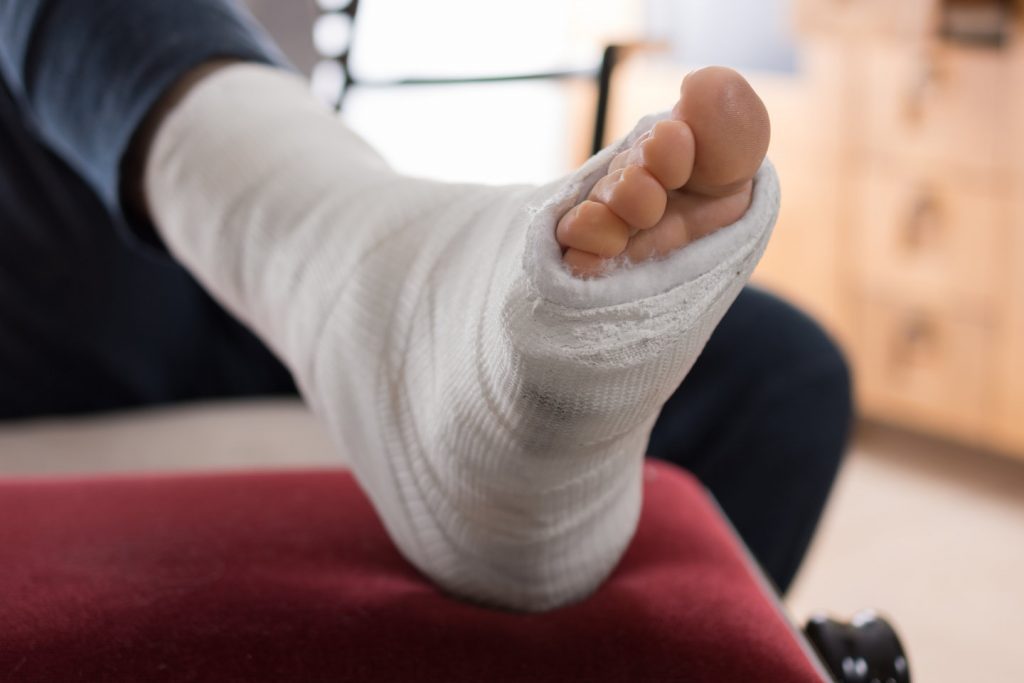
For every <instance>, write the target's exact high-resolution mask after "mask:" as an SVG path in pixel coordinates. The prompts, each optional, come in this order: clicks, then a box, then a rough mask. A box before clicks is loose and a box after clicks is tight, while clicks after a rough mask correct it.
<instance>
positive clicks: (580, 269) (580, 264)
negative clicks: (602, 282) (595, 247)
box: [562, 249, 611, 279]
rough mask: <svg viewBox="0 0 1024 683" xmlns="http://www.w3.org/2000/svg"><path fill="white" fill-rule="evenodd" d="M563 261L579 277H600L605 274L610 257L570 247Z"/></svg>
mask: <svg viewBox="0 0 1024 683" xmlns="http://www.w3.org/2000/svg"><path fill="white" fill-rule="evenodd" d="M562 261H563V262H564V263H565V265H566V266H568V267H569V271H570V272H571V273H572V274H573V275H575V276H576V277H578V278H583V279H589V278H595V277H600V276H602V275H604V274H605V271H606V270H607V269H608V264H609V263H611V262H610V261H609V260H608V259H605V258H601V257H600V256H597V255H596V254H591V253H589V252H586V251H580V250H579V249H568V250H566V252H565V254H564V255H563V256H562Z"/></svg>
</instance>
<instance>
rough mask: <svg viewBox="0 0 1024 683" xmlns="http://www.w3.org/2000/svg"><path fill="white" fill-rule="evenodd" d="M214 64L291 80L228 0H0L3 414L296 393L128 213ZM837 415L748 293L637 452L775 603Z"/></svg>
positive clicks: (842, 417) (838, 386)
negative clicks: (695, 481)
mask: <svg viewBox="0 0 1024 683" xmlns="http://www.w3.org/2000/svg"><path fill="white" fill-rule="evenodd" d="M222 57H232V58H237V59H241V60H248V61H254V62H261V63H265V64H270V65H276V66H279V67H281V68H290V67H289V66H288V64H287V63H286V61H285V60H284V58H283V57H282V56H281V54H280V52H279V51H278V49H277V48H276V47H275V46H274V44H273V43H272V41H271V40H270V39H269V38H268V37H267V36H266V34H265V33H264V32H263V30H262V29H261V28H260V27H259V26H258V25H257V24H256V23H255V22H254V20H253V19H252V18H251V17H250V16H249V15H248V14H247V13H246V12H245V11H244V10H243V9H241V8H240V7H239V6H238V5H237V4H236V3H234V2H232V1H231V0H174V1H173V2H169V1H167V0H89V2H83V1H82V0H0V75H2V79H0V419H20V418H28V417H34V416H40V415H54V414H72V413H84V412H95V411H104V410H112V409H121V408H126V407H132V406H143V405H153V404H161V403H170V402H176V401H187V400H195V399H202V398H211V397H232V396H252V395H274V394H277V395H280V394H294V393H295V391H296V390H295V386H294V384H293V382H292V379H291V377H290V376H289V374H288V372H287V370H286V369H285V368H284V366H283V365H282V364H281V363H280V362H279V361H278V360H277V359H276V358H275V357H274V356H273V355H272V354H271V353H270V352H269V351H268V350H267V349H266V348H265V347H264V346H263V344H262V343H261V342H260V341H259V340H258V339H256V337H254V336H253V335H252V334H251V333H250V332H249V331H248V330H247V329H245V328H244V327H243V326H242V325H241V324H240V323H238V322H237V321H236V320H235V319H233V318H232V317H231V316H230V315H229V314H227V313H226V312H225V311H224V310H223V309H222V308H221V307H220V306H219V305H218V304H217V303H216V302H215V301H213V300H212V299H211V298H210V297H209V296H208V295H207V294H206V293H205V292H204V291H203V289H202V288H201V287H200V286H199V285H198V284H197V283H196V281H195V280H194V279H193V278H192V277H191V276H190V275H189V274H188V273H187V272H186V271H185V270H184V268H182V267H181V266H180V265H179V264H177V263H176V262H175V261H174V260H173V259H172V258H171V257H170V256H169V255H168V254H167V253H166V252H165V251H164V250H163V248H162V246H161V245H160V242H159V238H158V237H157V236H156V233H155V232H154V231H153V229H152V226H151V225H149V224H148V223H147V221H146V219H145V217H141V216H136V215H132V213H131V212H130V211H129V210H128V209H127V208H126V206H125V204H124V202H123V201H122V196H123V191H124V188H125V185H126V180H129V181H130V179H126V178H125V177H124V173H125V164H124V160H125V155H126V152H127V150H128V148H129V146H130V144H131V141H132V138H133V136H134V135H135V133H136V131H137V130H138V128H139V125H140V123H141V122H142V120H143V119H144V118H145V115H146V114H147V112H148V111H149V110H150V108H151V107H152V106H153V104H154V103H155V102H156V101H157V100H158V99H159V97H160V96H161V95H162V94H163V93H164V92H166V90H167V89H168V87H169V86H170V85H171V84H172V83H174V82H175V81H176V80H177V79H178V78H180V77H181V76H182V75H183V74H184V73H185V72H187V71H188V70H190V69H191V68H192V67H194V66H196V65H198V64H200V63H202V62H205V61H208V60H210V59H214V58H222ZM850 412H851V406H850V381H849V375H848V371H847V367H846V363H845V361H844V360H843V357H842V355H841V354H840V352H839V351H838V349H837V348H836V346H835V345H834V344H833V343H832V342H831V341H830V340H829V338H828V337H827V336H826V335H825V334H824V333H823V332H822V331H821V329H820V328H819V327H818V326H817V325H816V324H815V323H814V322H813V321H811V320H810V319H809V318H808V317H806V316H805V315H803V314H802V313H800V312H799V311H797V310H796V309H794V308H793V307H791V306H789V305H788V304H786V303H784V302H782V301H780V300H779V299H777V298H775V297H773V296H771V295H769V294H766V293H764V292H760V291H757V290H755V289H752V288H747V289H745V290H744V291H743V293H742V294H740V296H739V298H738V299H737V300H736V302H735V304H734V305H733V306H732V308H731V309H730V310H729V312H728V313H727V314H726V316H725V318H724V320H723V321H722V323H721V325H720V326H719V327H718V329H717V330H716V332H715V333H714V335H713V336H712V337H711V340H710V342H709V343H708V345H707V347H706V349H705V350H704V352H703V354H702V355H701V357H700V359H699V360H698V361H697V364H696V365H695V367H694V368H693V370H692V372H691V373H690V375H689V376H688V377H687V379H686V381H685V382H684V383H683V385H682V386H680V387H679V389H678V390H677V391H676V393H675V394H674V395H673V396H672V398H671V399H670V400H669V401H668V403H667V404H666V405H665V407H664V409H663V411H662V413H661V415H660V417H659V419H658V421H657V424H656V425H655V427H654V430H653V434H652V436H651V441H650V446H649V453H650V455H651V456H653V457H657V458H662V459H665V460H669V461H671V462H674V463H676V464H678V465H680V466H682V467H685V468H687V469H689V470H690V471H692V472H693V473H695V474H696V475H697V476H698V477H699V478H700V479H701V480H702V481H703V482H704V483H705V485H706V486H707V487H708V488H709V489H710V491H711V492H712V493H713V494H714V495H715V496H716V498H717V499H718V501H719V503H720V505H721V506H722V508H723V510H724V511H725V513H726V514H727V515H728V517H729V518H730V520H731V521H732V523H733V524H734V526H735V527H736V528H737V530H738V531H739V533H740V535H741V536H742V537H743V539H744V540H745V541H746V543H747V545H748V546H749V547H750V549H751V551H752V552H753V554H754V556H755V557H756V558H757V559H758V560H759V561H760V562H761V564H762V565H763V567H764V568H765V570H766V572H767V574H768V575H769V577H770V578H771V579H772V580H773V581H774V582H775V583H776V585H777V586H778V587H779V589H780V590H782V591H785V589H786V588H787V587H788V586H789V584H790V582H791V581H792V579H793V577H794V575H795V573H796V571H797V568H798V567H799V564H800V561H801V558H802V557H803V555H804V553H805V551H806V549H807V546H808V543H809V542H810V539H811V536H812V534H813V531H814V528H815V526H816V524H817V521H818V518H819V516H820V514H821V511H822V508H823V507H824V504H825V501H826V498H827V496H828V493H829V490H830V488H831V486H832V482H833V479H834V477H835V474H836V471H837V468H838V466H839V463H840V460H841V457H842V453H843V450H844V447H845V443H846V438H847V433H848V429H849V423H850Z"/></svg>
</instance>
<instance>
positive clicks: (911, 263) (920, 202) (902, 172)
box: [850, 164, 1012, 316]
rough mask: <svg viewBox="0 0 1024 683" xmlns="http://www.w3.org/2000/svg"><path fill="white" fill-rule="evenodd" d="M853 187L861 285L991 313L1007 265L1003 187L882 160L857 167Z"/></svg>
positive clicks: (1008, 208)
mask: <svg viewBox="0 0 1024 683" xmlns="http://www.w3.org/2000/svg"><path fill="white" fill-rule="evenodd" d="M856 186H857V198H858V200H857V203H856V204H855V207H854V211H855V214H856V217H855V219H854V224H853V227H854V230H853V233H852V235H851V238H850V240H851V244H852V245H854V259H853V271H854V273H855V274H856V277H857V280H858V282H857V285H858V287H859V289H861V290H864V291H896V292H911V293H913V294H914V295H916V296H918V297H923V298H925V299H930V300H933V301H935V303H936V304H937V305H941V306H945V307H947V308H950V309H953V310H962V311H965V312H968V313H970V314H972V315H974V314H978V313H982V314H985V315H988V316H992V315H994V312H995V308H996V306H997V302H998V299H999V285H1000V283H1001V282H1004V281H1005V276H1006V273H1005V272H1003V271H1004V270H1006V269H1007V266H1008V264H1007V263H1004V261H1005V256H1006V244H1005V242H1006V238H1007V232H1008V224H1009V221H1010V213H1011V208H1012V205H1011V202H1010V201H1009V199H1008V198H1007V196H1006V194H1005V193H999V192H998V191H996V190H995V189H993V188H992V187H991V186H989V185H986V184H984V183H979V182H976V181H975V182H971V181H969V180H967V179H966V178H957V177H956V176H951V175H949V174H947V173H943V172H942V171H941V170H937V169H935V168H917V169H914V168H909V167H907V168H897V167H895V166H888V167H887V166H883V165H880V164H868V165H865V166H864V167H862V168H861V169H860V171H859V173H858V177H857V180H856Z"/></svg>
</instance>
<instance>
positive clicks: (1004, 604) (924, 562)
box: [0, 401, 1024, 683]
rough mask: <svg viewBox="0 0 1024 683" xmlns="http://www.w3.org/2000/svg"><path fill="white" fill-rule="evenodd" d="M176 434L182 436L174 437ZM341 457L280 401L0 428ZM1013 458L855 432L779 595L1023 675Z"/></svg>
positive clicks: (124, 453)
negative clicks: (793, 573)
mask: <svg viewBox="0 0 1024 683" xmlns="http://www.w3.org/2000/svg"><path fill="white" fill-rule="evenodd" d="M183 444H185V445H186V447H183ZM325 464H327V465H333V466H338V465H343V462H342V461H341V460H340V459H339V458H338V457H337V456H336V455H335V454H334V453H333V450H332V448H331V447H330V444H329V443H328V441H327V439H326V436H325V435H324V433H323V431H322V430H321V428H320V427H319V425H318V424H317V423H316V422H315V421H314V420H313V418H312V417H311V416H310V415H309V414H308V412H307V411H306V410H305V409H304V408H303V407H302V406H301V405H300V404H298V403H296V402H289V401H256V402H248V403H232V404H217V405H201V406H191V407H185V408H174V409H170V410H155V411H146V412H142V413H131V414H124V415H115V416H106V417H103V418H101V419H95V418H94V419H89V420H59V421H48V420H47V421H38V422H28V423H22V424H15V425H5V426H0V474H5V475H17V474H38V473H46V474H62V473H79V472H102V471H111V470H115V471H120V470H134V471H139V470H145V471H158V470H166V469H182V468H185V469H207V470H217V469H230V468H236V467H240V466H259V467H291V466H296V465H325ZM1022 568H1024V461H1021V462H1015V461H1010V460H1008V459H1005V458H998V457H995V456H990V455H986V454H981V453H974V452H970V451H968V450H965V449H962V448H959V447H955V446H950V445H948V444H943V443H937V442H931V441H928V440H924V439H922V438H920V437H916V436H912V435H908V434H904V433H900V432H895V431H892V430H888V429H884V428H880V427H875V426H869V427H862V428H861V429H860V430H858V434H857V437H856V440H855V444H854V447H853V449H852V451H851V453H850V456H849V458H848V460H847V463H846V466H845V468H844V470H843V472H842V474H841V476H840V480H839V482H838V484H837V488H836V491H835V495H834V496H833V498H832V501H831V503H830V505H829V508H828V510H827V512H826V516H825V519H824V520H823V522H822V526H821V529H820V533H819V535H818V537H817V540H816V542H815V544H814V546H813V547H812V549H811V553H810V556H809V557H808V559H807V562H806V563H805V565H804V567H803V569H802V571H801V574H800V577H799V578H798V580H797V583H796V585H795V586H794V589H793V591H792V592H791V594H790V595H789V596H788V599H787V601H786V602H787V604H788V606H789V608H790V612H791V613H792V615H793V616H794V618H795V619H796V620H797V621H798V623H803V622H804V621H805V620H806V618H807V617H808V616H809V615H810V614H812V613H814V612H816V611H819V610H824V611H826V612H828V613H831V614H833V615H835V616H838V617H841V618H849V617H850V616H852V614H853V613H854V612H856V611H857V610H859V609H861V608H865V607H873V608H877V609H878V610H879V611H880V612H882V613H883V614H885V615H887V616H889V617H890V618H891V620H892V621H893V623H894V624H895V625H896V626H897V629H898V631H899V633H900V635H901V637H902V639H903V641H904V646H905V647H906V649H907V651H908V653H909V656H910V663H911V670H912V673H913V675H914V680H916V681H924V682H926V683H954V682H955V683H963V681H985V682H986V683H1012V682H1014V681H1020V680H1024V674H1022V673H1021V670H1022V665H1021V663H1020V661H1021V660H1020V657H1019V655H1018V654H1017V652H1018V651H1019V643H1020V641H1021V639H1022V638H1024V574H1022V573H1021V569H1022Z"/></svg>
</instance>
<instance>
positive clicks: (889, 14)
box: [610, 0, 1024, 458]
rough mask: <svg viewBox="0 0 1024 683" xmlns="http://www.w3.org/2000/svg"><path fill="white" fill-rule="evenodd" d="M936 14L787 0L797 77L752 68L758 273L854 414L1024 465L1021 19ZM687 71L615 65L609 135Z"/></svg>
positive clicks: (652, 61) (939, 10) (874, 2)
mask: <svg viewBox="0 0 1024 683" xmlns="http://www.w3.org/2000/svg"><path fill="white" fill-rule="evenodd" d="M946 1H947V2H951V1H952V0H946ZM971 1H972V3H973V5H975V6H981V5H984V4H985V3H986V0H971ZM1021 14H1024V12H1020V11H1019V10H1018V11H1017V15H1018V16H1019V15H1021ZM943 16H944V15H943V7H942V2H941V0H899V2H890V1H889V0H795V1H794V3H793V17H792V18H793V26H794V30H795V38H796V42H797V44H798V47H799V68H798V71H797V73H796V74H768V73H759V72H756V71H750V72H747V73H746V75H747V76H748V78H750V80H751V82H752V83H753V84H754V86H755V88H756V89H757V90H758V92H759V93H760V94H761V96H762V98H763V99H764V100H765V103H766V105H767V106H768V110H769V112H770V113H771V116H772V145H771V148H770V150H769V155H770V156H771V158H772V159H773V161H774V163H775V165H776V167H777V168H778V171H779V175H780V178H781V180H782V210H781V215H780V219H779V223H778V226H777V227H776V231H775V235H774V236H773V238H772V242H771V244H770V245H769V247H768V251H767V253H766V254H765V257H764V259H763V261H762V263H761V265H760V267H759V268H758V271H757V272H756V273H755V276H754V278H755V282H757V283H759V284H761V285H763V286H765V287H766V288H769V289H772V290H774V291H777V292H779V293H780V294H782V295H783V296H785V297H786V298H787V299H789V300H791V301H793V302H795V303H796V304H797V305H799V306H801V307H802V308H804V309H806V310H808V311H809V312H811V313H812V314H813V315H814V316H815V317H816V318H818V319H819V320H820V321H822V323H823V324H824V325H825V327H826V328H827V329H828V330H829V331H830V332H832V334H833V335H834V336H835V337H836V339H837V340H838V341H839V343H840V344H841V345H842V346H843V347H844V348H845V349H846V351H847V353H848V355H849V357H850V360H851V364H852V367H853V370H854V376H855V383H856V392H857V399H858V406H859V410H860V413H861V414H862V415H864V416H866V417H869V418H871V419H874V420H878V421H882V422H886V423H891V424H895V425H899V426H903V427H908V428H911V429H914V430H918V431H921V432H924V433H928V434H932V435H936V436H940V437H944V438H950V439H953V440H956V441H959V442H962V443H965V444H969V445H973V446H977V447H982V448H986V449H991V450H997V451H1001V452H1004V453H1008V454H1011V455H1016V456H1017V457H1021V458H1024V159H1022V157H1024V89H1022V88H1021V87H1019V86H1020V85H1021V84H1024V48H1022V47H1021V45H1019V42H1020V38H1021V34H1022V32H1024V29H1022V26H1021V24H1020V23H1012V22H1009V23H1007V29H1006V32H1005V36H1003V44H1002V45H1000V46H994V45H990V44H978V42H977V41H974V42H964V41H958V40H954V39H950V38H948V37H943V35H942V34H943V31H942V30H941V22H940V19H941V18H942V17H943ZM1010 16H1012V14H1011V15H1010ZM685 70H686V67H685V66H683V65H679V64H671V63H669V62H668V61H667V60H665V59H658V58H656V57H651V58H647V59H640V60H634V61H633V62H632V63H630V64H623V65H622V66H621V67H620V71H619V74H618V78H619V79H620V82H619V83H617V84H616V85H615V92H616V93H617V98H618V100H619V103H618V105H617V106H616V107H613V112H612V115H611V124H610V130H611V131H612V132H613V133H619V132H623V131H625V130H628V129H629V128H630V127H631V125H632V122H633V121H635V120H636V118H637V117H638V116H640V115H642V114H643V113H645V111H647V110H653V109H657V108H658V107H664V106H665V93H666V92H672V91H673V89H674V88H676V87H678V82H679V78H680V76H681V75H682V73H684V72H685Z"/></svg>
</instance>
